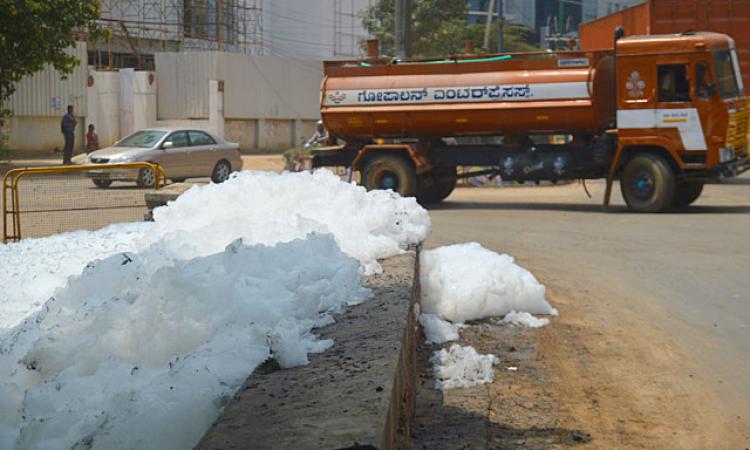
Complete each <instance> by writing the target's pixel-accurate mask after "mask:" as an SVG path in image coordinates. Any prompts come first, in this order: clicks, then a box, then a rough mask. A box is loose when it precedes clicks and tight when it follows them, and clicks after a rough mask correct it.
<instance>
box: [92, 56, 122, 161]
mask: <svg viewBox="0 0 750 450" xmlns="http://www.w3.org/2000/svg"><path fill="white" fill-rule="evenodd" d="M89 73H90V74H91V76H93V77H94V85H93V86H91V87H89V89H88V93H87V103H88V105H89V107H88V108H89V109H88V111H89V115H88V116H87V117H86V126H88V124H89V123H93V124H94V126H95V127H96V134H97V135H99V146H100V147H102V148H103V147H107V146H109V145H112V144H113V143H114V142H115V141H116V140H117V139H119V138H120V74H119V73H117V72H97V71H95V70H91V71H90V72H89Z"/></svg>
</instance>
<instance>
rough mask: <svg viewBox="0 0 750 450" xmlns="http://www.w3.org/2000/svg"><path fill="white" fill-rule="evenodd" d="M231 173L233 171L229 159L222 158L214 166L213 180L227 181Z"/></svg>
mask: <svg viewBox="0 0 750 450" xmlns="http://www.w3.org/2000/svg"><path fill="white" fill-rule="evenodd" d="M230 173H232V166H231V165H230V164H229V161H227V160H226V159H222V160H221V161H219V162H217V163H216V165H215V166H214V171H213V173H212V174H211V181H213V182H214V183H223V182H225V181H227V179H228V178H229V174H230Z"/></svg>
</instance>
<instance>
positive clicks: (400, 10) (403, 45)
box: [394, 0, 411, 58]
mask: <svg viewBox="0 0 750 450" xmlns="http://www.w3.org/2000/svg"><path fill="white" fill-rule="evenodd" d="M395 22H396V23H395V28H396V29H395V30H394V31H395V33H394V34H395V41H396V42H395V44H396V56H399V57H402V58H403V57H409V56H411V0H396V20H395Z"/></svg>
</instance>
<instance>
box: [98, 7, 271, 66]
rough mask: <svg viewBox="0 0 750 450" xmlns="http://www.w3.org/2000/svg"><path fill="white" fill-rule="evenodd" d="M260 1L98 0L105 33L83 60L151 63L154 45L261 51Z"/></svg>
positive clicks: (172, 48) (158, 47) (176, 48)
mask: <svg viewBox="0 0 750 450" xmlns="http://www.w3.org/2000/svg"><path fill="white" fill-rule="evenodd" d="M263 1H264V0H103V1H102V9H101V15H100V22H101V24H102V25H103V26H105V27H107V28H109V29H110V30H111V33H110V34H111V37H110V38H108V39H100V40H97V41H95V42H93V43H92V45H90V49H91V52H90V54H89V57H90V58H89V61H90V63H93V64H95V65H96V66H98V67H134V66H135V67H139V68H144V69H153V53H154V52H158V51H182V50H223V51H228V52H238V53H247V54H255V55H259V54H263ZM139 54H140V55H139ZM141 55H142V56H141Z"/></svg>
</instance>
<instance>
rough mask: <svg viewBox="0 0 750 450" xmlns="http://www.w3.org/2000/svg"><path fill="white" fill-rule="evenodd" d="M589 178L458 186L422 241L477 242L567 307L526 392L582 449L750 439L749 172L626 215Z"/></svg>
mask: <svg viewBox="0 0 750 450" xmlns="http://www.w3.org/2000/svg"><path fill="white" fill-rule="evenodd" d="M588 187H589V190H590V191H591V193H592V195H593V198H592V199H589V198H588V197H587V196H586V194H585V193H584V190H583V188H582V186H581V185H580V184H573V185H568V186H559V187H516V188H492V189H458V190H456V191H455V192H454V193H453V194H452V195H451V196H450V197H449V198H448V199H447V201H446V202H445V203H444V204H442V205H440V206H438V207H435V208H432V210H431V211H430V214H431V216H432V221H433V231H432V235H431V237H430V238H429V240H428V241H427V242H426V244H425V247H426V248H431V247H436V246H441V245H447V244H452V243H458V242H466V241H477V242H480V243H481V244H482V245H484V246H485V247H488V248H490V249H492V250H495V251H498V252H502V253H508V254H510V255H512V256H514V257H515V258H516V260H517V262H518V263H520V264H521V265H523V266H525V267H526V268H528V269H529V270H531V271H532V272H533V273H534V274H535V275H536V276H537V278H539V280H540V281H541V282H542V283H544V284H545V285H546V286H547V289H548V291H547V292H548V300H549V301H550V303H552V304H553V306H554V307H556V308H558V309H559V310H560V314H561V315H560V317H559V318H556V319H553V321H552V324H551V325H549V326H548V327H545V328H544V329H541V330H539V331H538V332H536V334H535V335H534V337H533V343H532V344H533V346H534V347H535V348H534V349H533V350H534V351H535V354H536V355H538V358H536V359H535V361H536V362H535V363H534V364H536V365H537V366H538V367H536V368H535V370H536V369H538V370H540V371H542V370H543V371H544V377H542V378H543V379H544V380H545V382H544V385H543V386H542V385H538V386H537V385H534V383H531V384H528V383H527V384H528V386H527V387H528V389H529V390H534V389H537V390H539V393H537V394H538V395H536V397H534V395H531V396H530V397H534V398H535V399H536V400H540V399H541V400H544V401H548V400H549V401H552V402H553V403H554V408H552V409H553V410H554V411H557V412H556V413H555V414H557V417H553V418H552V419H551V420H552V422H554V423H553V425H554V426H556V427H564V428H565V429H570V430H581V432H582V433H588V434H590V435H591V436H592V439H591V441H590V442H588V443H585V442H582V445H585V446H590V447H591V448H747V447H750V272H749V270H750V239H749V238H748V233H749V232H750V176H748V175H747V174H746V175H745V176H743V177H740V178H737V179H735V180H732V181H730V182H729V184H723V185H711V186H707V187H706V190H705V191H704V194H703V196H702V197H701V198H700V199H698V201H697V202H696V203H695V206H693V207H691V208H689V209H686V210H684V211H681V212H673V213H666V214H635V213H630V212H627V210H626V209H625V207H624V204H623V202H622V199H621V197H620V196H619V192H617V188H618V186H615V188H616V189H615V191H616V193H615V195H614V197H615V198H614V207H613V208H612V209H611V211H610V212H603V210H602V207H601V206H600V202H601V198H602V193H603V190H604V189H603V188H604V186H603V184H602V183H596V182H594V183H589V185H588ZM501 346H502V345H498V348H499V347H501ZM532 359H533V358H532ZM530 364H531V363H530ZM519 370H520V369H519ZM540 379H541V378H540ZM537 384H538V383H537ZM542 390H543V391H544V395H542ZM459 403H460V402H459ZM508 408H510V409H512V408H514V406H512V405H508ZM515 408H516V409H518V406H515ZM530 409H533V408H530ZM521 415H523V414H521ZM519 420H521V421H523V420H522V419H519ZM531 422H533V421H531ZM548 422H549V421H548ZM552 422H549V423H552ZM559 443H560V444H561V445H562V446H566V445H565V444H564V441H560V442H559ZM586 448H588V447H586Z"/></svg>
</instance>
